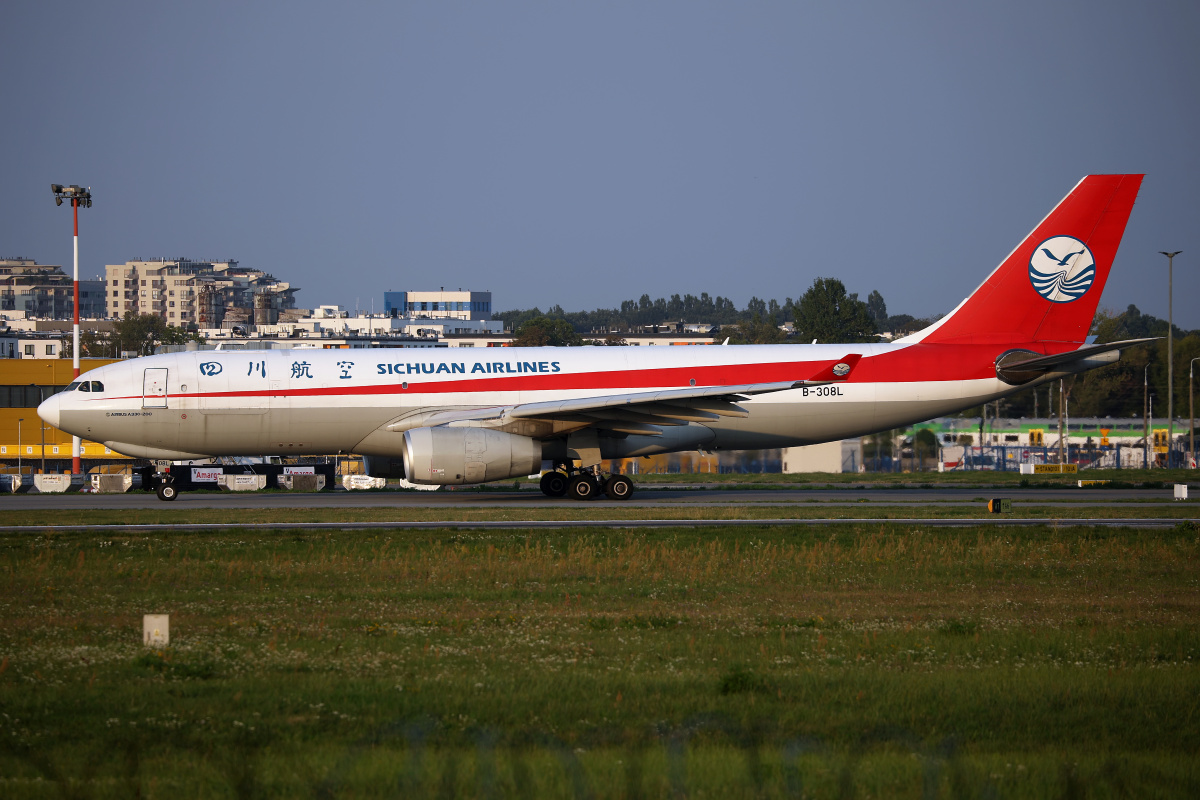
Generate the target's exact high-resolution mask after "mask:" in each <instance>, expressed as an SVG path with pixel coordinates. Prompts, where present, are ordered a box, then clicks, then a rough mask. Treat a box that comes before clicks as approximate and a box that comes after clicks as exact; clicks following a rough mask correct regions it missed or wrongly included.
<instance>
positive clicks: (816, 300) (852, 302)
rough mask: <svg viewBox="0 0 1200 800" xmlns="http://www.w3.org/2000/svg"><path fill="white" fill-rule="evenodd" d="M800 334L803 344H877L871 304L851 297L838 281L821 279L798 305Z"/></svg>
mask: <svg viewBox="0 0 1200 800" xmlns="http://www.w3.org/2000/svg"><path fill="white" fill-rule="evenodd" d="M796 333H797V335H798V336H799V338H800V339H801V340H802V341H806V342H807V341H810V340H812V339H816V340H817V341H819V342H863V341H874V336H873V334H874V333H875V323H874V322H873V321H872V320H871V315H870V314H869V313H868V312H867V304H866V303H864V302H862V301H861V300H859V299H858V296H857V295H852V294H847V293H846V287H845V286H844V285H843V284H842V282H841V281H839V280H838V279H837V278H817V279H816V280H815V281H813V285H812V286H811V287H809V289H808V291H807V292H805V293H804V296H803V297H801V298H800V302H799V303H798V304H797V305H796Z"/></svg>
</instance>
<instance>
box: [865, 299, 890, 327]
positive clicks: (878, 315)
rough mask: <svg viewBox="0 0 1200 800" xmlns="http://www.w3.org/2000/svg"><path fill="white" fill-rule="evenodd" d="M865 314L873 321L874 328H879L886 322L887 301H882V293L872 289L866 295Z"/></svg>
mask: <svg viewBox="0 0 1200 800" xmlns="http://www.w3.org/2000/svg"><path fill="white" fill-rule="evenodd" d="M867 314H868V315H870V317H871V319H872V320H873V321H874V322H875V327H876V328H880V327H881V326H882V325H883V324H884V323H885V322H887V319H888V314H887V303H885V302H884V301H883V295H881V294H880V293H879V292H878V291H872V292H871V293H870V294H869V295H867Z"/></svg>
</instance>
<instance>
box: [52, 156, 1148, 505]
mask: <svg viewBox="0 0 1200 800" xmlns="http://www.w3.org/2000/svg"><path fill="white" fill-rule="evenodd" d="M1142 177H1143V176H1142V175H1090V176H1087V177H1085V178H1084V179H1083V180H1081V181H1080V182H1079V183H1078V184H1077V185H1076V186H1075V187H1074V188H1073V189H1072V190H1071V191H1070V193H1069V194H1068V195H1067V196H1066V197H1065V198H1064V199H1063V200H1062V201H1061V202H1059V204H1058V205H1057V206H1056V207H1055V208H1054V209H1053V210H1052V211H1051V212H1050V213H1049V215H1047V216H1046V218H1045V219H1043V220H1042V221H1041V222H1040V223H1038V225H1037V226H1036V227H1035V228H1034V229H1033V231H1032V232H1031V233H1030V234H1029V235H1028V236H1027V237H1025V239H1024V240H1023V241H1022V242H1021V244H1020V245H1019V246H1018V247H1017V248H1016V249H1015V250H1013V251H1012V253H1010V254H1009V255H1008V257H1007V258H1005V259H1004V260H1003V261H1002V262H1001V264H1000V266H998V267H997V268H996V269H995V270H994V271H993V272H992V273H991V274H990V275H988V277H987V278H986V280H984V282H983V283H982V284H981V285H980V286H979V288H977V289H976V290H975V291H974V292H973V293H972V294H971V295H970V296H969V297H967V298H966V299H965V300H963V302H962V303H960V304H959V305H958V306H957V307H956V308H955V309H954V310H953V311H952V312H950V313H949V314H947V315H946V316H945V317H943V318H941V319H939V320H938V321H936V322H934V323H933V324H931V325H930V326H928V327H927V328H925V329H923V330H920V331H918V332H916V333H913V334H911V335H908V336H904V337H903V338H899V339H896V340H894V341H890V342H885V341H880V342H878V343H869V344H837V343H824V344H817V343H814V344H803V345H792V344H777V345H743V346H719V345H717V346H709V347H663V348H657V347H656V348H648V347H539V348H504V349H491V348H489V349H465V348H453V349H449V348H448V349H444V350H429V349H420V350H417V349H409V350H406V349H399V348H397V349H363V350H310V349H305V350H235V351H195V352H181V353H170V354H162V355H155V356H149V357H144V358H136V359H130V360H127V361H122V362H119V363H114V364H109V365H107V366H104V367H100V368H98V369H94V370H91V371H90V372H88V373H87V374H86V376H84V377H85V378H86V379H81V380H78V381H76V382H75V383H72V384H71V385H70V386H68V387H67V389H66V390H65V391H63V392H60V393H58V394H55V395H53V396H52V397H50V398H49V399H47V400H46V401H45V402H43V403H42V404H41V406H39V407H38V415H39V416H40V417H41V418H42V419H43V420H45V421H46V422H47V423H49V424H50V425H53V426H54V427H56V428H59V429H61V430H63V431H66V432H68V433H70V434H73V435H75V436H80V437H83V438H87V439H90V440H92V441H99V442H103V443H104V445H105V446H106V447H108V448H110V449H112V450H115V451H117V452H119V453H123V454H125V455H128V456H132V457H136V458H146V459H153V460H186V459H197V458H206V457H217V456H239V455H247V456H262V455H280V456H299V455H313V454H327V453H356V454H359V455H362V456H363V457H364V458H365V460H366V465H367V469H368V472H369V473H370V474H372V475H376V476H384V477H400V478H404V479H406V480H407V481H409V482H411V483H415V484H427V485H439V484H441V485H457V484H477V483H486V482H489V481H498V480H503V479H506V478H513V477H518V476H524V475H529V474H531V473H537V472H540V471H541V470H542V467H543V463H544V462H549V463H550V465H551V469H550V470H549V471H547V472H545V474H544V475H543V477H542V479H541V489H542V491H543V492H544V493H545V494H546V495H548V496H551V497H562V496H569V497H571V498H574V499H577V500H588V499H592V498H595V497H597V496H599V495H605V496H607V497H608V498H610V499H612V500H626V499H628V498H629V497H630V496H631V495H632V494H633V491H634V485H633V483H632V482H631V481H630V480H629V478H628V477H627V476H625V475H620V474H610V473H606V472H604V470H603V467H602V463H603V462H604V461H606V460H609V459H621V458H632V457H637V456H643V455H652V454H659V453H670V452H678V451H685V450H702V451H707V452H713V451H720V450H747V449H760V448H776V447H790V446H797V445H808V444H816V443H820V442H827V441H835V440H838V439H843V438H847V437H853V436H860V435H864V434H869V433H873V432H877V431H882V430H888V429H892V428H897V427H901V426H906V425H909V424H912V423H915V422H921V421H924V420H928V419H932V418H934V417H938V416H944V415H946V414H952V413H954V412H957V411H961V410H963V409H966V408H971V407H973V406H978V405H980V404H981V403H985V402H990V401H992V400H996V399H998V398H1002V397H1005V396H1007V395H1011V394H1013V393H1015V392H1018V391H1022V390H1024V389H1028V388H1029V387H1032V386H1037V385H1039V384H1042V383H1046V382H1048V381H1051V380H1055V379H1058V378H1061V377H1063V376H1065V375H1071V374H1074V373H1078V372H1082V371H1084V370H1089V369H1093V368H1096V367H1100V366H1104V365H1106V364H1110V363H1112V362H1114V361H1116V360H1117V359H1118V358H1119V357H1120V351H1121V350H1122V349H1124V348H1126V347H1130V346H1133V345H1136V344H1140V343H1142V342H1145V341H1149V340H1146V339H1139V340H1127V341H1121V342H1112V343H1108V344H1099V345H1095V344H1088V343H1087V336H1088V332H1089V328H1090V326H1091V324H1092V320H1093V317H1094V315H1095V312H1096V306H1097V304H1098V302H1099V300H1100V295H1101V293H1102V292H1103V291H1104V284H1105V281H1106V280H1107V278H1108V273H1109V270H1110V268H1111V267H1112V263H1113V259H1114V257H1115V256H1116V253H1117V248H1118V246H1119V245H1120V242H1121V237H1122V235H1123V234H1124V230H1125V225H1126V223H1127V221H1128V219H1129V214H1130V212H1131V211H1132V208H1133V204H1134V200H1135V199H1136V197H1137V193H1138V189H1139V187H1140V185H1141V181H1142ZM156 483H157V488H158V494H159V497H161V498H162V499H164V500H170V499H174V497H175V496H176V491H177V489H176V488H175V487H174V486H173V481H172V479H171V476H170V474H169V472H167V473H159V474H158V475H157V476H156Z"/></svg>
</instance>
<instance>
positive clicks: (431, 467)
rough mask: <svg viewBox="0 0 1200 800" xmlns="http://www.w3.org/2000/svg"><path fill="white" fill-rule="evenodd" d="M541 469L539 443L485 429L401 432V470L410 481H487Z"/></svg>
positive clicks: (426, 429) (443, 482)
mask: <svg viewBox="0 0 1200 800" xmlns="http://www.w3.org/2000/svg"><path fill="white" fill-rule="evenodd" d="M541 469H542V444H541V442H538V441H535V440H534V439H530V438H529V437H528V436H517V435H515V434H511V433H503V432H501V431H494V430H490V429H488V428H414V429H412V430H410V431H405V433H404V473H405V476H406V477H407V478H408V480H410V481H412V482H413V483H437V484H462V483H486V482H488V481H498V480H502V479H504V478H515V477H517V476H520V475H532V474H534V473H536V472H540V471H541Z"/></svg>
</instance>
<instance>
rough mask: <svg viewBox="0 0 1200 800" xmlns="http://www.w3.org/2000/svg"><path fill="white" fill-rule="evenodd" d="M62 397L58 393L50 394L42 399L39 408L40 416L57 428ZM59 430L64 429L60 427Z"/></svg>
mask: <svg viewBox="0 0 1200 800" xmlns="http://www.w3.org/2000/svg"><path fill="white" fill-rule="evenodd" d="M61 399H62V398H60V397H59V396H58V395H56V394H54V395H50V397H48V398H46V399H45V400H43V401H42V404H41V405H40V406H38V409H37V413H38V416H39V417H41V418H42V419H43V420H44V421H45V422H47V423H49V424H50V425H51V426H52V427H55V428H59V425H58V417H59V401H60V400H61ZM59 430H62V428H59Z"/></svg>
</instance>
